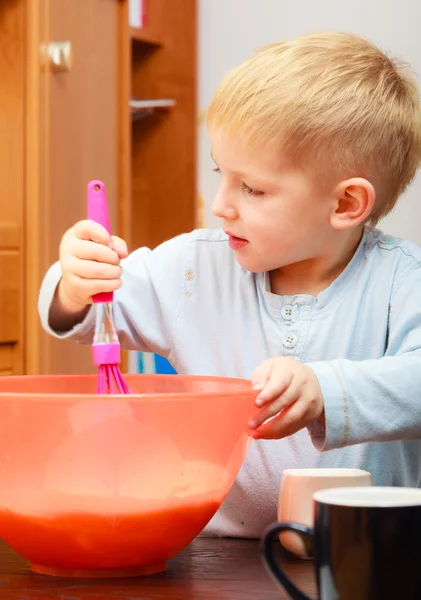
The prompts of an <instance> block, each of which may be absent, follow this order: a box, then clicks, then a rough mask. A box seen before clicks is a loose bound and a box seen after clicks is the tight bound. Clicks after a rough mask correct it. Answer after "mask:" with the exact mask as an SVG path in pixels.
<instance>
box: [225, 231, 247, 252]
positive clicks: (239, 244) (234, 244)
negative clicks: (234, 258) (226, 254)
mask: <svg viewBox="0 0 421 600" xmlns="http://www.w3.org/2000/svg"><path fill="white" fill-rule="evenodd" d="M226 234H227V235H228V238H229V245H230V248H231V249H232V250H240V248H244V246H247V244H248V240H245V239H244V238H239V237H237V236H236V235H232V233H230V232H229V231H227V232H226Z"/></svg>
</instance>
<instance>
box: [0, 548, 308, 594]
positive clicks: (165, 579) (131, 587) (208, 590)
mask: <svg viewBox="0 0 421 600" xmlns="http://www.w3.org/2000/svg"><path fill="white" fill-rule="evenodd" d="M282 564H283V565H284V566H285V569H286V570H287V572H288V574H289V575H290V576H291V577H292V578H293V580H294V581H295V582H296V583H297V584H298V585H299V586H300V587H301V589H302V590H303V591H305V592H306V593H308V594H309V595H310V596H311V597H312V598H315V584H314V579H313V565H312V563H311V562H310V561H300V560H296V561H295V560H289V559H282ZM51 598H55V599H57V600H85V599H86V600H108V599H110V600H155V599H156V600H207V599H212V600H275V599H276V600H279V599H280V598H288V596H287V595H286V594H285V592H283V590H279V589H277V588H276V586H275V584H274V583H273V582H272V579H271V578H270V577H269V575H268V574H267V573H266V570H265V568H264V566H263V563H262V561H261V558H260V555H259V545H258V542H257V541H252V540H233V539H209V538H198V539H196V540H195V541H194V542H193V543H192V544H191V545H190V546H189V547H188V548H186V549H185V550H184V551H183V552H181V553H180V554H179V555H178V556H177V557H176V558H174V559H172V560H171V561H169V563H168V568H167V570H166V572H165V573H161V574H159V575H154V576H150V577H145V578H131V579H104V580H98V579H96V580H86V579H85V580H81V579H79V580H76V579H61V578H54V577H44V576H42V575H35V574H33V573H32V572H31V571H30V570H29V568H28V565H27V563H25V561H24V560H23V559H21V558H20V557H19V556H18V555H17V554H15V553H14V552H13V551H12V550H10V548H8V546H6V544H4V543H3V542H1V541H0V599H1V600H9V599H10V600H12V599H13V600H50V599H51Z"/></svg>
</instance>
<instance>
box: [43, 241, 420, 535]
mask: <svg viewBox="0 0 421 600" xmlns="http://www.w3.org/2000/svg"><path fill="white" fill-rule="evenodd" d="M122 267H123V286H122V288H121V289H120V290H118V291H117V292H116V294H115V307H114V310H115V318H116V325H117V328H118V334H119V337H120V341H121V344H122V346H124V347H125V348H127V349H138V350H143V351H154V352H157V353H159V354H162V355H163V356H165V357H168V359H169V360H170V362H171V364H172V365H173V366H174V368H175V369H176V370H177V371H178V372H179V373H186V374H199V375H217V376H227V377H242V378H250V377H251V375H252V373H253V371H254V369H255V368H256V367H257V366H258V365H259V364H260V363H261V362H262V361H264V360H265V359H267V358H270V357H274V356H289V357H291V358H294V359H296V360H298V361H301V362H305V363H307V364H309V365H310V366H311V367H312V368H313V369H314V371H315V372H316V375H317V377H318V379H319V382H320V385H321V389H322V391H323V397H324V401H325V414H326V431H325V432H324V431H323V429H321V427H320V426H319V425H318V424H315V425H314V426H313V427H310V428H309V429H310V430H311V436H309V434H308V431H307V430H302V431H300V432H298V433H297V434H295V435H293V436H290V437H289V438H286V439H283V440H275V441H272V440H270V441H255V442H253V443H252V445H251V447H250V451H249V454H248V456H247V458H246V461H245V463H244V465H243V468H242V469H241V471H240V474H239V476H238V478H237V481H236V483H235V484H234V486H233V488H232V490H231V492H230V494H229V495H228V497H227V499H226V501H225V502H224V504H223V506H222V507H221V509H220V510H219V511H218V513H217V515H215V517H214V519H213V520H212V521H211V523H210V525H209V526H208V528H207V529H206V532H207V533H209V534H220V535H233V536H244V537H254V536H259V535H260V534H261V533H262V530H263V528H264V527H265V526H266V525H267V524H268V523H270V522H271V521H273V520H275V519H276V507H277V500H278V494H279V482H280V477H281V474H282V471H283V469H285V468H300V467H353V468H362V469H367V470H368V471H370V472H371V473H372V474H373V479H374V482H375V484H377V485H400V486H401V485H408V486H414V487H420V483H421V248H419V247H418V246H416V245H415V244H412V243H410V242H407V241H403V240H399V239H396V238H393V237H390V236H385V235H383V234H382V233H381V232H379V231H377V230H375V231H373V232H370V231H368V230H366V231H365V233H364V236H363V238H362V240H361V243H360V245H359V247H358V249H357V251H356V253H355V255H354V257H353V259H352V260H351V262H350V263H349V264H348V266H347V267H346V269H345V270H344V271H343V272H342V273H341V275H340V276H339V277H338V278H337V279H336V280H335V281H334V282H333V283H332V284H331V285H330V286H329V287H328V288H327V289H326V290H324V291H323V292H321V293H320V294H319V295H318V296H317V297H313V296H311V295H296V296H278V295H275V294H272V293H271V291H270V284H269V277H268V274H265V273H257V274H253V273H250V272H248V271H245V270H244V269H242V268H241V267H240V266H239V264H238V263H237V261H236V260H235V256H234V253H233V252H232V250H231V249H230V247H229V245H228V239H227V237H226V235H225V234H224V233H223V232H222V231H219V230H198V231H194V232H192V233H190V234H185V235H182V236H179V237H177V238H174V239H173V240H170V241H168V242H166V243H164V244H162V245H161V246H160V247H158V248H157V249H155V250H154V251H151V250H149V249H147V248H141V249H139V250H137V251H135V252H133V253H132V254H131V255H130V256H129V257H128V258H127V259H125V260H124V261H122ZM60 277H61V272H60V266H59V265H58V264H55V265H53V267H51V269H50V271H49V272H48V274H47V276H46V278H45V280H44V283H43V286H42V288H41V292H40V301H39V310H40V315H41V319H42V323H43V326H44V328H45V329H46V331H49V332H50V333H51V334H52V335H56V336H57V335H59V336H61V337H73V338H74V339H77V340H78V341H82V342H86V343H91V341H92V333H93V327H94V309H92V310H91V311H90V313H89V314H88V316H87V317H86V319H85V320H84V321H83V323H81V324H79V325H77V326H76V327H75V328H74V329H73V330H72V331H70V332H67V333H64V334H57V333H56V332H53V331H51V329H50V327H49V325H48V311H49V306H50V304H51V302H52V299H53V295H54V290H55V288H56V286H57V283H58V282H59V280H60ZM320 450H324V451H323V452H320Z"/></svg>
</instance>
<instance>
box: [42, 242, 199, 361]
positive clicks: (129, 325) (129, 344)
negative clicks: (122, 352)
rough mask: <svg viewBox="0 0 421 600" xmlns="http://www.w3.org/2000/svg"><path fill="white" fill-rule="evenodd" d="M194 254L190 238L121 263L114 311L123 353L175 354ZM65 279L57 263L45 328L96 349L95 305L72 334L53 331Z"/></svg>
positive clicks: (45, 287) (45, 299)
mask: <svg viewBox="0 0 421 600" xmlns="http://www.w3.org/2000/svg"><path fill="white" fill-rule="evenodd" d="M188 249H189V236H188V234H186V235H182V236H178V237H176V238H174V239H172V240H170V241H168V242H165V243H164V244H162V245H161V246H159V247H158V248H156V249H155V250H153V251H151V250H149V249H148V248H140V249H139V250H136V251H135V252H133V253H132V254H131V255H130V256H129V257H128V258H126V259H124V260H122V261H121V266H122V268H123V275H122V287H121V288H120V289H119V290H117V291H116V292H114V303H113V312H114V320H115V324H116V328H117V333H118V336H119V340H120V343H121V345H122V347H123V348H125V349H127V350H129V349H136V350H141V351H144V352H148V351H153V352H158V353H159V354H161V355H162V356H168V355H169V353H170V351H171V348H172V326H173V324H174V323H175V322H176V319H177V315H178V311H179V306H180V303H181V301H182V298H183V294H184V271H185V262H186V257H187V252H188ZM60 278H61V269H60V264H59V263H56V264H54V265H53V266H52V267H51V268H50V269H49V271H48V273H47V275H46V276H45V278H44V281H43V283H42V286H41V290H40V294H39V301H38V309H39V314H40V318H41V323H42V326H43V328H44V329H45V331H47V332H48V333H50V334H51V335H53V336H55V337H59V338H67V339H69V338H70V339H74V340H76V341H78V342H81V343H86V344H91V343H92V336H93V332H94V327H95V305H93V306H91V307H90V308H89V309H88V310H87V312H85V313H81V315H80V320H79V322H76V323H75V324H74V323H73V322H70V323H69V325H70V329H69V330H68V331H55V330H54V329H53V328H52V327H51V322H52V319H51V317H52V314H51V307H52V304H53V299H54V296H55V294H56V289H57V286H58V284H59V282H60ZM53 316H54V315H53Z"/></svg>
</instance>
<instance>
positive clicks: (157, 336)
mask: <svg viewBox="0 0 421 600" xmlns="http://www.w3.org/2000/svg"><path fill="white" fill-rule="evenodd" d="M208 126H209V133H210V138H211V146H212V155H213V158H214V161H215V163H216V170H217V171H218V172H220V177H221V183H220V188H219V191H218V194H217V196H216V198H215V200H214V202H213V212H214V213H215V214H216V215H217V216H218V217H219V218H220V220H221V226H222V230H215V231H212V230H200V231H195V232H193V233H189V234H185V235H182V236H179V237H177V238H175V239H173V240H170V241H168V242H166V243H164V244H162V245H161V246H160V247H158V248H157V249H155V250H154V251H150V250H149V249H147V248H141V249H139V250H137V251H136V252H134V253H132V254H131V255H130V256H127V248H126V245H125V243H124V242H123V241H122V240H120V239H118V238H112V240H111V241H110V239H109V236H108V234H107V233H106V232H105V231H104V230H103V229H102V228H101V227H99V226H98V225H97V224H95V223H93V222H89V221H82V222H80V223H77V224H76V225H75V226H74V227H73V228H71V229H70V230H69V231H68V232H67V233H66V234H65V235H64V237H63V240H62V243H61V248H60V263H57V264H56V265H54V266H53V267H52V268H51V269H50V271H49V272H48V274H47V276H46V278H45V280H44V283H43V285H42V289H41V292H40V301H39V310H40V315H41V319H42V323H43V326H44V328H45V329H46V330H47V331H49V332H50V333H51V334H53V335H57V336H61V337H72V338H74V339H77V340H79V341H82V342H86V343H91V340H92V331H93V326H94V314H93V311H94V309H91V308H90V306H89V305H90V303H91V296H92V295H93V294H95V293H97V292H101V291H106V290H117V292H116V295H115V307H114V309H115V318H116V325H117V328H118V334H119V337H120V341H121V343H122V345H123V346H124V347H125V348H128V349H140V350H143V351H155V352H158V353H159V354H162V355H164V356H166V357H168V358H169V360H170V362H171V363H172V365H173V366H174V368H175V369H176V370H177V371H178V372H179V373H187V374H200V375H219V376H227V377H244V378H252V381H253V384H254V386H255V387H256V388H258V389H260V390H261V392H260V394H259V397H258V399H257V402H256V404H257V406H256V414H255V415H254V416H253V417H252V418H251V422H250V426H251V428H252V430H253V436H254V438H255V439H256V441H255V442H253V443H252V445H251V448H250V451H249V454H248V456H247V459H246V461H245V463H244V466H243V468H242V470H241V472H240V474H239V476H238V478H237V481H236V483H235V484H234V487H233V488H232V490H231V492H230V494H229V496H228V497H227V499H226V501H225V503H224V504H223V506H222V507H221V509H220V510H219V512H218V513H217V514H216V515H215V517H214V519H213V520H212V521H211V523H210V524H209V526H208V527H207V529H206V533H208V534H216V535H230V536H244V537H258V536H259V535H261V533H262V531H263V529H264V527H265V526H266V525H268V524H269V523H270V522H271V521H273V520H275V518H276V503H277V496H278V488H279V482H280V477H281V474H282V470H283V469H284V468H294V467H295V468H297V467H345V466H346V467H355V468H363V469H367V470H368V471H370V472H371V473H372V474H373V478H374V482H375V484H377V485H409V486H419V485H420V483H421V441H420V440H421V249H420V248H419V247H417V246H416V245H414V244H412V243H410V242H407V241H403V240H398V239H394V238H392V237H389V236H387V237H386V236H384V235H383V234H382V233H381V232H379V231H377V230H375V229H373V226H374V225H375V224H376V223H377V221H378V220H379V219H380V218H381V217H382V216H384V215H385V214H387V213H388V212H389V211H390V210H391V209H392V208H393V206H394V205H395V203H396V201H397V199H398V197H399V196H400V194H401V193H402V192H403V190H404V189H405V188H406V186H407V185H408V184H409V183H410V181H411V180H412V179H413V177H414V175H415V172H416V170H417V168H418V166H419V163H420V159H421V116H420V105H419V97H418V91H417V88H416V85H415V83H414V82H413V80H412V77H411V75H410V74H409V73H408V72H407V70H406V68H405V67H404V66H403V65H400V64H398V63H396V62H393V61H391V60H390V59H389V58H387V57H386V56H384V55H383V54H382V53H381V52H380V51H379V50H378V49H377V48H375V47H374V46H373V45H372V44H370V43H369V42H367V41H365V40H363V39H361V38H358V37H356V36H353V35H346V34H339V33H325V34H318V35H309V36H306V37H303V38H299V39H297V40H293V41H288V42H283V43H279V44H273V45H271V46H268V47H266V48H263V49H262V50H261V51H259V52H257V53H256V54H255V55H254V56H253V57H252V58H251V59H250V60H248V61H247V62H246V63H245V64H243V65H241V66H240V67H239V68H237V69H235V70H234V71H233V72H232V73H230V74H229V75H228V77H227V79H226V80H225V81H224V82H223V83H222V85H221V86H220V88H219V89H218V90H217V92H216V94H215V97H214V99H213V101H212V103H211V106H210V108H209V114H208ZM120 260H121V266H120V264H119V263H120ZM121 284H122V287H121V289H119V288H120V285H121ZM309 434H310V435H309ZM321 450H325V451H324V452H320V451H321ZM326 450H330V451H329V452H326Z"/></svg>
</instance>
